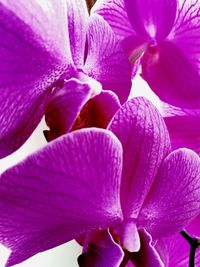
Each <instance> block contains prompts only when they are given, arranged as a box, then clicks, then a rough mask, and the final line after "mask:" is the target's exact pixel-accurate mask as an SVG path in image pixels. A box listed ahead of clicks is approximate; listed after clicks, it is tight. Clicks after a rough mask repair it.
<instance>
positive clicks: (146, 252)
mask: <svg viewBox="0 0 200 267" xmlns="http://www.w3.org/2000/svg"><path fill="white" fill-rule="evenodd" d="M139 233H140V240H141V249H140V250H139V251H138V252H134V253H131V254H130V255H131V260H132V262H133V263H134V264H135V266H137V267H164V264H163V262H162V260H161V258H160V256H159V254H158V252H157V251H156V249H155V247H154V246H153V241H152V237H151V235H150V234H149V233H148V232H147V231H146V230H145V229H140V231H139Z"/></svg>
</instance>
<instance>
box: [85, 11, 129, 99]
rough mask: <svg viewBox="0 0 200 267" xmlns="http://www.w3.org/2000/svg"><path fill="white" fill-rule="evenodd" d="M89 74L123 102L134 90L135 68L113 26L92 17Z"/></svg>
mask: <svg viewBox="0 0 200 267" xmlns="http://www.w3.org/2000/svg"><path fill="white" fill-rule="evenodd" d="M84 70H85V72H86V73H87V74H88V75H89V76H91V77H93V78H94V79H96V80H97V81H99V82H100V83H101V84H102V86H103V89H104V90H111V91H114V93H116V94H117V96H118V97H119V99H120V101H121V102H122V103H123V102H125V101H126V100H127V98H128V96H129V93H130V89H131V66H130V63H129V61H128V59H127V57H126V56H125V54H124V52H123V50H122V47H121V45H120V43H119V41H117V39H116V37H115V35H114V33H113V31H112V29H111V28H110V26H109V25H108V24H107V23H106V22H105V21H104V20H103V18H102V17H100V16H99V15H96V14H95V15H92V16H91V18H90V21H89V29H88V55H87V59H86V63H85V67H84Z"/></svg>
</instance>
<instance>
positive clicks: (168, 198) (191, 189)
mask: <svg viewBox="0 0 200 267" xmlns="http://www.w3.org/2000/svg"><path fill="white" fill-rule="evenodd" d="M199 210H200V158H199V156H198V155H197V154H196V153H195V152H193V151H192V150H189V149H179V150H175V151H173V152H172V153H170V154H169V156H168V157H167V158H166V159H165V160H164V162H163V164H162V166H161V168H160V170H159V173H158V175H157V178H156V180H155V181H154V184H153V187H152V190H151V191H150V193H149V195H148V196H147V198H146V200H145V203H144V205H143V207H142V209H141V211H140V215H139V218H138V224H139V225H142V226H143V227H145V228H146V229H147V230H148V231H149V232H150V233H151V234H152V236H153V237H155V238H159V237H160V238H161V237H163V236H169V235H172V234H175V233H177V232H179V231H180V230H181V229H183V228H184V227H186V226H187V225H188V224H189V223H190V222H191V221H192V219H194V218H195V217H196V216H197V215H198V214H199Z"/></svg>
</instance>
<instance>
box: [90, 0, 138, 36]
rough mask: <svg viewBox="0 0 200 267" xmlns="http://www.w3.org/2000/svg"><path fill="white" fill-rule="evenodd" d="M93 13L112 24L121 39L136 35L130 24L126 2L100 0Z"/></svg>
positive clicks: (120, 0) (121, 0) (122, 0)
mask: <svg viewBox="0 0 200 267" xmlns="http://www.w3.org/2000/svg"><path fill="white" fill-rule="evenodd" d="M91 12H92V13H97V14H99V15H101V16H102V17H103V18H104V19H105V20H106V21H107V22H108V23H109V24H110V26H111V27H112V29H113V30H114V32H115V34H116V35H117V36H118V38H119V39H124V37H128V36H130V35H136V33H135V32H134V30H133V29H132V26H131V24H130V21H129V18H128V15H127V12H126V9H125V3H124V0H98V1H97V2H96V3H95V5H94V6H93V8H92V10H91Z"/></svg>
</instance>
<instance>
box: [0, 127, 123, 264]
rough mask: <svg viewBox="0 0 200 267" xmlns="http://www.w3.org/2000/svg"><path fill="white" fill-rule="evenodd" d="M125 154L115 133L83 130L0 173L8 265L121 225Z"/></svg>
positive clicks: (0, 216)
mask: <svg viewBox="0 0 200 267" xmlns="http://www.w3.org/2000/svg"><path fill="white" fill-rule="evenodd" d="M121 155H122V148H121V144H120V142H119V141H118V140H117V138H116V137H115V136H114V135H113V134H112V133H110V132H109V131H106V130H101V129H95V128H93V129H84V130H80V131H75V132H73V133H70V134H68V135H65V136H63V137H60V138H58V139H56V140H55V141H53V142H51V143H49V144H48V145H47V146H46V147H44V148H43V149H42V150H40V151H39V152H37V153H35V154H33V155H32V156H30V157H29V158H27V159H26V160H25V161H23V162H22V163H20V164H19V165H17V166H15V167H13V168H11V169H9V170H8V171H6V172H5V173H4V174H2V176H1V179H0V242H1V243H3V244H4V245H6V246H7V247H8V248H10V249H11V250H12V253H11V255H10V257H9V259H8V263H7V265H6V266H7V267H8V266H12V265H14V264H17V263H19V262H21V261H24V260H25V259H27V258H29V257H31V256H33V255H34V254H36V253H38V252H41V251H44V250H47V249H50V248H52V247H55V246H57V245H60V244H62V243H64V242H67V241H69V240H71V239H73V238H77V237H79V236H80V235H81V234H83V233H86V232H87V231H88V230H95V229H99V227H100V228H102V229H103V228H107V227H108V226H115V225H116V224H117V223H120V221H121V209H120V200H119V186H120V176H121V167H122V166H121V165H122V159H121Z"/></svg>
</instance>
